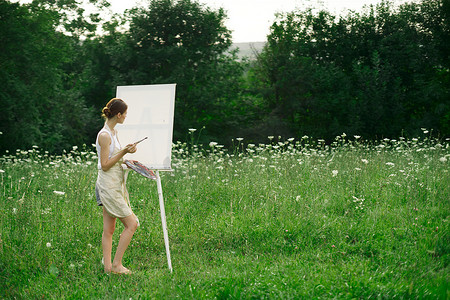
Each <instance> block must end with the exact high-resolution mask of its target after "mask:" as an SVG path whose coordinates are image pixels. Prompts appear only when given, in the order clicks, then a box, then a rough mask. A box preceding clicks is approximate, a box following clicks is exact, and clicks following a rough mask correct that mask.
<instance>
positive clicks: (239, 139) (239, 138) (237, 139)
mask: <svg viewBox="0 0 450 300" xmlns="http://www.w3.org/2000/svg"><path fill="white" fill-rule="evenodd" d="M243 139H244V138H241V137H238V138H236V141H238V142H240V141H242V140H243Z"/></svg>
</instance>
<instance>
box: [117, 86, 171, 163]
mask: <svg viewBox="0 0 450 300" xmlns="http://www.w3.org/2000/svg"><path fill="white" fill-rule="evenodd" d="M175 86H176V85H175V84H161V85H128V86H118V87H117V92H116V97H117V98H120V99H122V100H123V101H125V103H126V104H127V105H128V110H127V118H126V119H125V122H124V124H118V125H117V129H118V131H119V140H120V143H121V144H122V147H124V146H126V145H127V144H131V143H134V142H136V141H138V140H140V139H142V138H144V137H146V136H148V139H146V140H144V141H143V142H141V143H139V144H138V145H137V148H138V151H137V152H136V153H133V154H131V153H129V154H127V155H125V157H124V158H125V159H130V160H137V161H139V162H141V163H142V164H144V165H146V166H147V167H149V168H151V169H153V170H170V169H171V155H172V134H173V114H174V108H175Z"/></svg>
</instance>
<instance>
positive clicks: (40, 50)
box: [0, 0, 93, 152]
mask: <svg viewBox="0 0 450 300" xmlns="http://www.w3.org/2000/svg"><path fill="white" fill-rule="evenodd" d="M49 2H51V1H49ZM66 2H67V3H68V2H69V1H66ZM46 5H47V4H45V5H44V4H43V3H41V1H33V2H32V3H31V4H27V5H19V4H17V3H10V2H9V1H5V0H0V16H1V21H2V22H0V37H1V40H2V43H1V45H0V66H1V67H0V82H2V84H3V87H2V91H1V92H0V93H1V94H0V97H1V103H2V106H3V107H4V112H5V113H4V114H2V115H1V116H0V131H1V132H2V133H3V135H2V137H1V139H0V151H1V152H3V151H5V150H15V149H17V148H22V149H23V148H30V147H31V146H32V145H38V146H41V147H44V148H45V149H46V150H50V151H61V150H62V149H66V148H68V147H71V146H72V145H76V144H81V143H83V142H87V138H86V134H87V133H88V131H89V127H90V126H91V123H92V120H93V118H92V111H91V109H89V108H88V107H87V106H86V105H85V102H84V99H83V98H82V96H81V95H80V94H79V93H78V92H77V91H76V89H73V81H72V80H71V77H72V75H71V74H66V72H65V70H64V68H65V67H67V65H68V64H70V62H71V60H72V57H73V56H74V53H75V51H74V50H75V45H76V44H77V42H76V41H77V40H76V39H74V38H73V37H70V36H68V35H67V34H64V33H62V32H61V31H59V30H57V28H58V26H60V24H61V23H60V21H61V14H60V13H59V12H58V11H57V10H55V9H50V8H48V7H46Z"/></svg>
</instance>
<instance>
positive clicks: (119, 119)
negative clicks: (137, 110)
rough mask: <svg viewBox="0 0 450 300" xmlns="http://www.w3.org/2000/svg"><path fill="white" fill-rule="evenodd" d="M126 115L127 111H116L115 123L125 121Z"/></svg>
mask: <svg viewBox="0 0 450 300" xmlns="http://www.w3.org/2000/svg"><path fill="white" fill-rule="evenodd" d="M126 117H127V111H124V113H123V114H121V113H118V114H117V123H120V124H123V122H124V121H125V118H126Z"/></svg>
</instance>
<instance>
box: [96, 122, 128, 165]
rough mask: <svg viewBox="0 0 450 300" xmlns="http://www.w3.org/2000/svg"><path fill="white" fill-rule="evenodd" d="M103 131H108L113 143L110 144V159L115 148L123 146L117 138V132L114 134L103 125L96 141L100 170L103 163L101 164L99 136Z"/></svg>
mask: <svg viewBox="0 0 450 300" xmlns="http://www.w3.org/2000/svg"><path fill="white" fill-rule="evenodd" d="M102 132H107V133H108V134H109V137H110V138H111V144H110V145H109V156H108V159H109V158H111V157H112V155H113V153H114V149H115V148H116V145H117V148H119V149H122V146H121V145H120V143H119V140H118V139H117V133H116V134H115V135H113V134H112V133H111V131H110V130H109V128H107V127H106V126H105V127H103V128H102V129H101V130H100V131H99V132H98V134H97V139H96V141H95V148H97V157H98V164H97V167H98V169H99V170H101V169H102V164H101V160H100V144H99V143H98V137H99V136H100V134H101V133H102Z"/></svg>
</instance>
